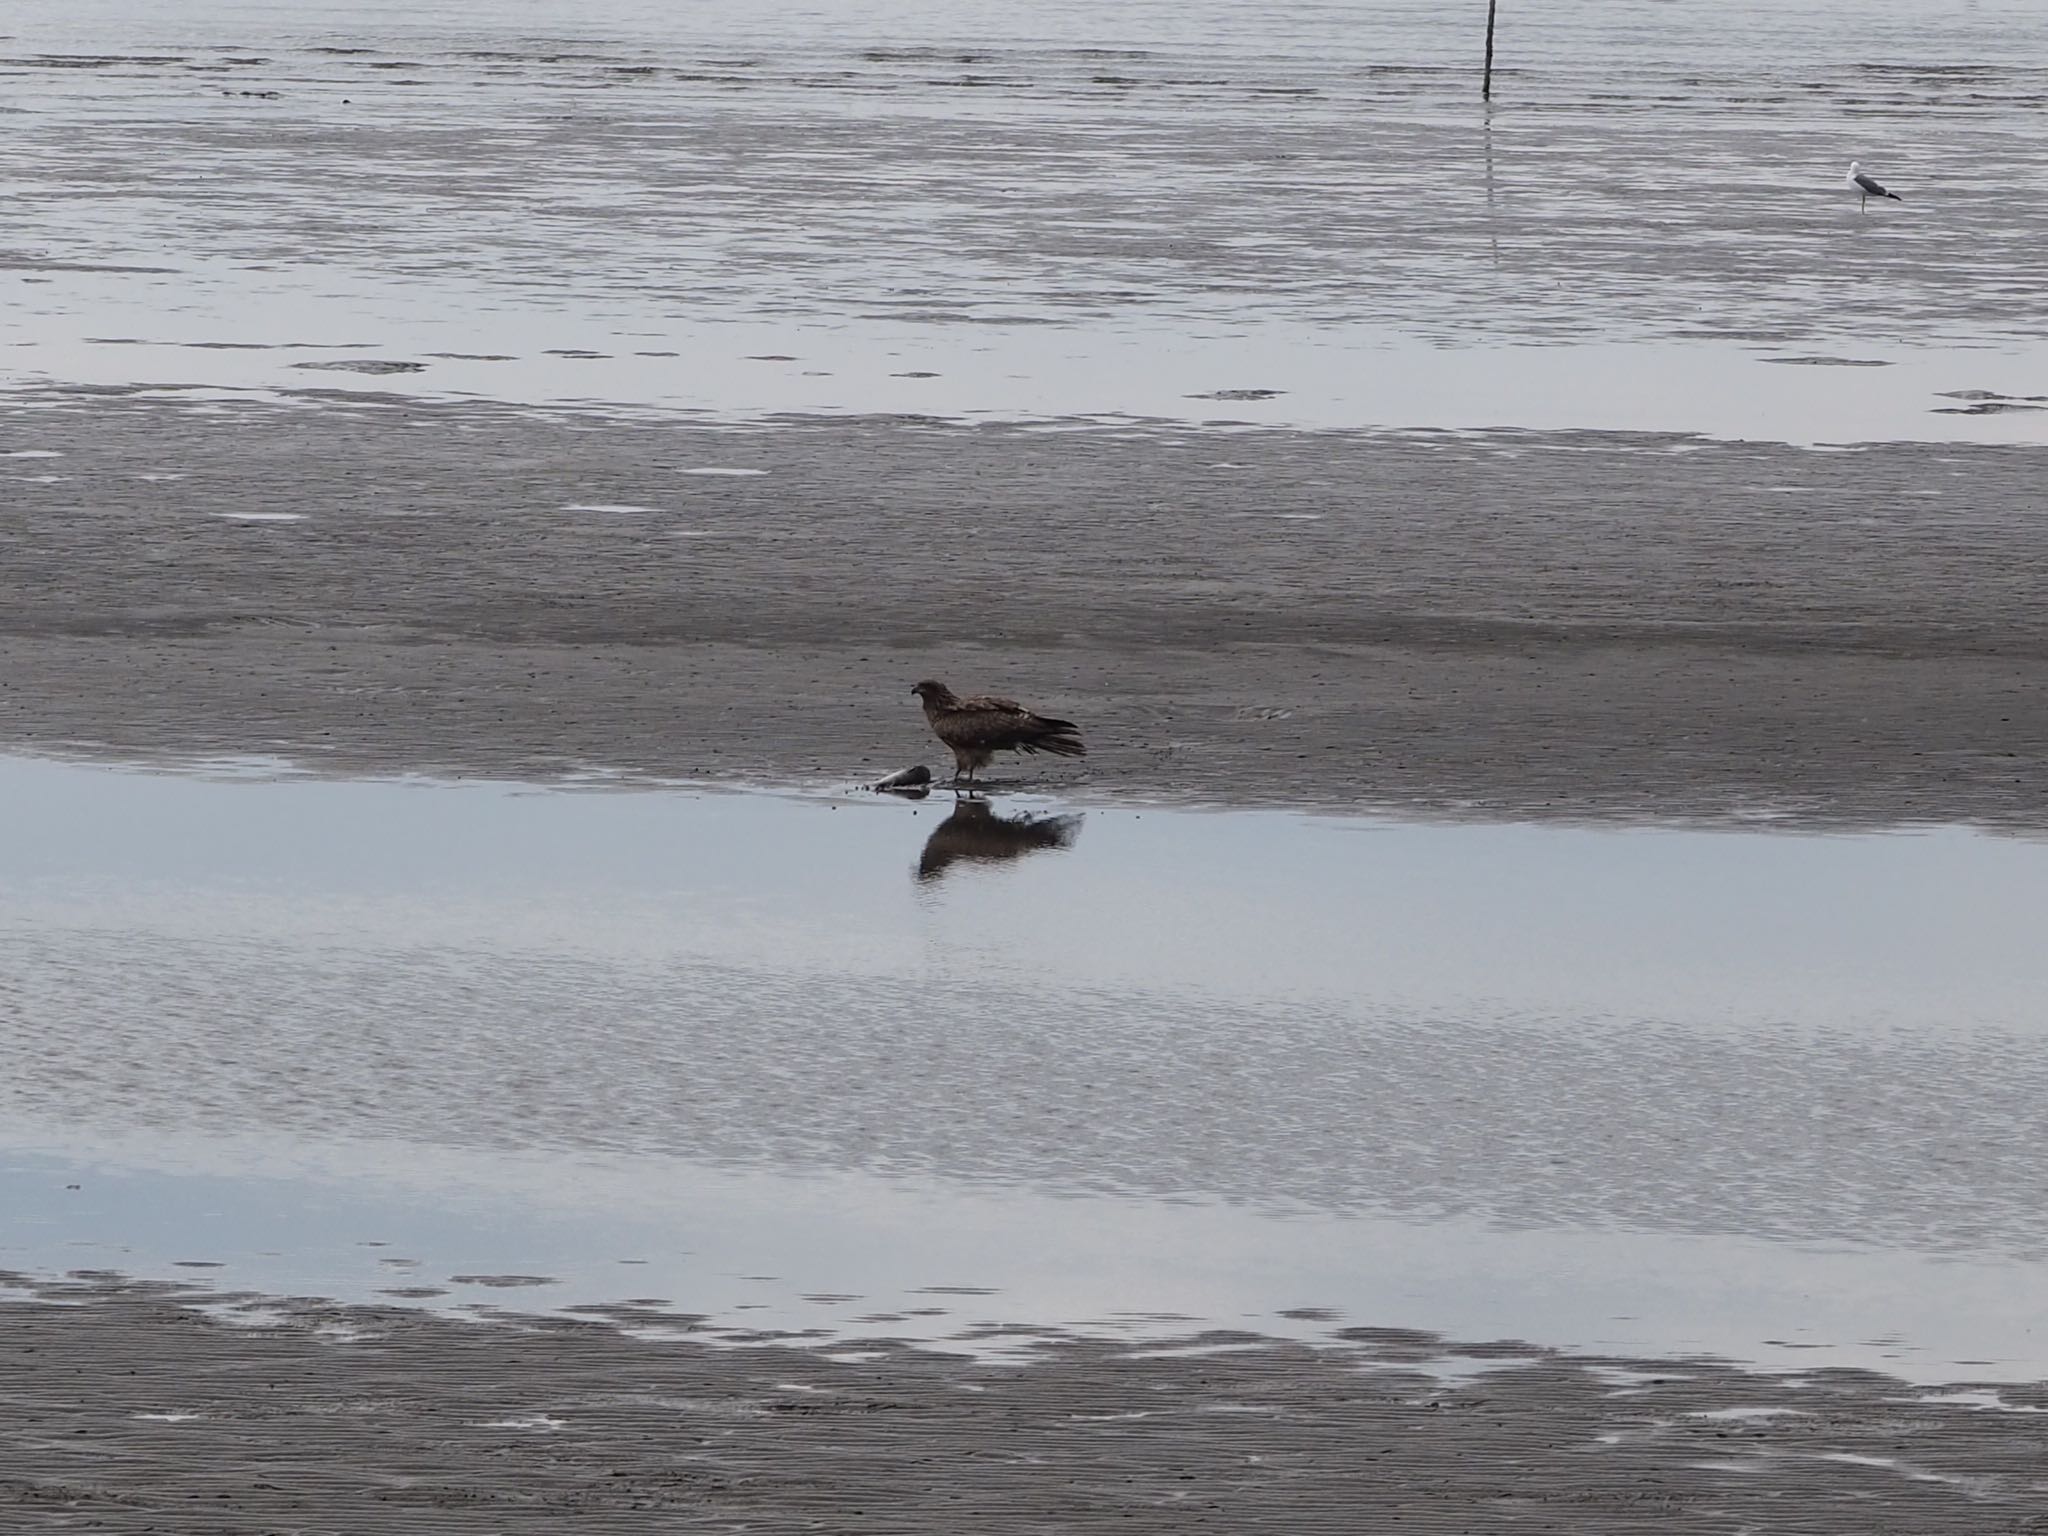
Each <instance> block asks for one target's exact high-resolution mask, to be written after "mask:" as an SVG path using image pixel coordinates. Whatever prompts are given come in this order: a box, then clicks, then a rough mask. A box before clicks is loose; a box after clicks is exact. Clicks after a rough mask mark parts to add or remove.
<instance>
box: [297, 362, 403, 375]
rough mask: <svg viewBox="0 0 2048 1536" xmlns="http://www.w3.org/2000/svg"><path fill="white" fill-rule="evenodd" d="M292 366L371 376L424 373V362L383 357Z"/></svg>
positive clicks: (323, 371)
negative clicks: (409, 361)
mask: <svg viewBox="0 0 2048 1536" xmlns="http://www.w3.org/2000/svg"><path fill="white" fill-rule="evenodd" d="M291 366H292V367H294V368H305V369H309V370H312V371H315V372H321V373H363V374H370V375H373V376H377V375H384V374H393V373H424V372H426V368H427V365H426V364H425V363H408V362H399V361H397V360H395V359H392V358H383V357H361V358H355V357H343V358H334V359H331V360H329V361H327V362H321V363H293V364H292V365H291Z"/></svg>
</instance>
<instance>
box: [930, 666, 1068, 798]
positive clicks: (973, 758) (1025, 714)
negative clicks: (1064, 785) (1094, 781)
mask: <svg viewBox="0 0 2048 1536" xmlns="http://www.w3.org/2000/svg"><path fill="white" fill-rule="evenodd" d="M910 691H911V692H912V693H914V694H916V695H917V696H918V697H919V698H920V699H922V700H923V701H924V717H925V719H926V720H927V721H929V722H930V723H931V728H932V734H933V735H934V736H936V737H938V738H939V740H941V741H943V742H944V743H945V744H946V745H947V746H949V747H951V748H952V749H953V762H954V763H955V765H956V766H957V769H958V771H957V772H956V773H955V774H954V775H953V777H954V779H955V780H956V781H957V780H960V779H968V780H972V779H973V777H974V771H975V769H977V768H986V767H987V766H988V763H989V760H990V759H991V758H993V757H994V756H995V755H996V754H997V753H998V752H1050V753H1051V754H1052V755H1053V756H1054V757H1086V756H1087V755H1088V749H1087V747H1085V746H1083V745H1082V744H1081V728H1080V727H1079V726H1078V725H1076V724H1074V722H1073V721H1071V720H1054V719H1052V718H1050V717H1048V716H1046V715H1034V714H1033V713H1031V711H1030V710H1028V709H1026V708H1025V707H1024V706H1023V705H1022V704H1019V703H1018V702H1017V701H1016V700H1015V699H990V698H978V699H963V698H961V697H960V696H959V695H958V694H956V693H954V692H953V690H952V689H950V688H948V687H947V686H946V685H945V684H944V683H939V682H933V681H931V680H930V679H929V678H927V679H926V680H925V681H924V682H921V683H919V684H918V685H917V686H916V687H915V688H913V689H911V690H910Z"/></svg>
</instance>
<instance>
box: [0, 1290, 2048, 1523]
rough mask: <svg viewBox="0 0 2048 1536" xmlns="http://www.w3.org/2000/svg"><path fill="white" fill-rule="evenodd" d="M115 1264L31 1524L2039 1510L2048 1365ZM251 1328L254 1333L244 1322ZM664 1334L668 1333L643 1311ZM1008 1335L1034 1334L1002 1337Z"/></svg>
mask: <svg viewBox="0 0 2048 1536" xmlns="http://www.w3.org/2000/svg"><path fill="white" fill-rule="evenodd" d="M189 1299H192V1298H191V1297H190V1296H189V1295H181V1294H180V1293H179V1292H178V1291H177V1290H176V1289H175V1288H173V1287H166V1286H142V1285H133V1284H124V1283H119V1282H110V1281H105V1280H91V1279H87V1280H82V1281H76V1282H71V1283H60V1284H56V1285H52V1286H46V1287H45V1288H44V1289H43V1292H42V1294H41V1295H40V1296H38V1297H37V1298H35V1299H28V1300H21V1301H16V1302H12V1303H10V1304H9V1307H8V1312H7V1317H8V1334H7V1342H8V1347H7V1349H6V1351H5V1353H4V1355H0V1389H4V1390H0V1435H4V1437H5V1438H6V1440H7V1442H8V1443H9V1444H11V1445H14V1446H16V1447H20V1446H23V1445H24V1444H32V1445H33V1446H34V1447H35V1454H34V1456H33V1457H32V1458H23V1459H15V1458H10V1464H9V1465H8V1466H6V1467H4V1468H0V1508H4V1509H5V1510H6V1512H7V1513H6V1518H7V1524H8V1528H9V1529H10V1530H15V1531H22V1532H30V1531H58V1530H77V1529H81V1528H85V1527H86V1526H88V1525H89V1527H90V1528H91V1529H95V1530H103V1531H115V1532H135V1533H141V1532H145V1531H162V1530H179V1531H187V1530H199V1529H204V1530H207V1531H211V1532H223V1533H244V1532H248V1533H255V1532H268V1531H274V1530H278V1529H287V1528H288V1529H293V1530H307V1531H330V1530H331V1531H349V1532H352V1533H361V1536H380V1533H385V1532H390V1533H400V1532H412V1531H417V1530H419V1529H421V1528H422V1525H423V1524H425V1525H430V1526H431V1527H432V1529H434V1530H437V1531H451V1532H469V1531H476V1532H486V1531H488V1532H492V1533H512V1532H525V1531H534V1532H541V1531H556V1530H559V1529H561V1528H562V1524H563V1522H565V1521H568V1522H573V1523H575V1524H578V1525H588V1526H589V1527H590V1528H592V1529H602V1530H605V1531H618V1532H637V1531H650V1532H652V1531H663V1532H668V1531H676V1530H685V1529H692V1530H694V1529H705V1530H731V1529H748V1530H766V1531H796V1530H814V1529H824V1530H832V1531H844V1532H876V1533H881V1532H900V1531H941V1530H943V1531H965V1530H975V1531H1050V1530H1059V1531H1095V1530H1117V1531H1136V1532H1152V1531H1160V1532H1165V1531H1174V1532H1180V1531H1206V1530H1215V1531H1236V1530H1268V1529H1272V1530H1289V1531H1357V1530H1365V1529H1370V1530H1382V1529H1387V1530H1391V1529H1400V1528H1406V1527H1407V1526H1410V1525H1412V1526H1414V1527H1415V1528H1417V1529H1425V1530H1466V1529H1482V1528H1483V1529H1500V1528H1507V1527H1508V1526H1510V1525H1512V1526H1513V1527H1514V1528H1515V1529H1518V1530H1536V1531H1559V1532H1585V1531H1617V1532H1619V1531H1641V1530H1644V1529H1646V1528H1648V1527H1650V1526H1654V1527H1655V1528H1656V1529H1659V1530H1674V1531H1701V1532H1707V1531H1727V1530H1731V1529H1766V1530H1800V1531H1815V1532H1833V1531H1842V1532H1850V1531H1854V1532H1915V1533H1919V1532H1937V1531H1949V1530H1953V1531H1958V1532H1961V1531H1968V1532H1971V1533H1973V1536H1974V1533H1981V1532H1987V1531H2022V1530H2035V1529H2038V1528H2039V1523H2040V1521H2041V1520H2042V1519H2043V1518H2044V1516H2048V1495H2044V1494H2043V1492H2042V1491H2041V1487H2040V1479H2039V1471H2040V1467H2041V1461H2042V1455H2043V1451H2044V1445H2043V1439H2044V1435H2048V1430H2044V1429H2043V1428H2042V1426H2043V1424H2044V1423H2048V1416H2044V1415H2048V1396H2044V1395H2043V1394H2042V1392H2041V1390H2040V1389H2039V1388H2025V1389H2019V1388H2006V1389H2003V1391H2002V1392H2000V1391H1992V1390H1988V1389H1986V1390H1978V1391H1967V1390H1965V1391H1953V1390H1951V1391H1943V1392H1938V1393H1914V1392H1911V1391H1910V1390H1907V1389H1902V1388H1901V1386H1900V1385H1899V1383H1897V1382H1893V1381H1890V1380H1888V1379H1887V1378H1884V1377H1881V1376H1876V1375H1869V1374H1865V1373H1861V1372H1853V1371H1824V1372H1816V1373H1814V1374H1812V1375H1810V1376H1804V1377H1792V1378H1788V1377H1784V1376H1762V1375H1756V1374H1751V1373H1747V1372H1744V1371H1741V1370H1737V1369H1733V1368H1730V1367H1728V1366H1726V1365H1721V1364H1716V1363H1712V1362H1699V1361H1660V1362H1633V1361H1621V1360H1613V1359H1604V1358H1598V1357H1564V1356H1559V1355H1556V1354H1553V1353H1550V1352H1547V1351H1543V1350H1538V1349H1535V1348H1532V1347H1530V1346H1527V1345H1521V1344H1515V1343H1499V1344H1491V1345H1479V1346H1464V1347H1463V1350H1462V1354H1461V1355H1460V1368H1459V1369H1458V1370H1457V1371H1456V1372H1455V1373H1454V1374H1452V1375H1450V1376H1448V1377H1447V1376H1445V1375H1444V1374H1443V1373H1442V1371H1441V1370H1440V1369H1436V1370H1433V1369H1432V1368H1431V1367H1432V1364H1433V1363H1435V1364H1439V1365H1440V1362H1441V1360H1442V1357H1443V1355H1444V1354H1445V1351H1446V1350H1447V1348H1450V1346H1447V1345H1445V1343H1444V1342H1443V1341H1442V1340H1439V1339H1436V1338H1434V1337H1433V1336H1430V1335H1427V1334H1418V1333H1409V1332H1404V1331H1401V1330H1393V1329H1357V1330H1350V1331H1349V1333H1348V1335H1346V1336H1344V1337H1343V1338H1342V1339H1341V1340H1340V1341H1338V1342H1335V1343H1332V1344H1331V1345H1328V1346H1324V1347H1318V1348H1311V1347H1308V1346H1304V1345H1292V1344H1286V1343H1281V1342H1276V1341H1271V1340H1262V1339H1260V1338H1259V1337H1258V1336H1256V1335H1252V1334H1240V1333H1208V1334H1199V1335H1194V1336H1191V1337H1189V1338H1187V1339H1184V1340H1180V1341H1176V1342H1174V1343H1170V1344H1163V1345H1162V1344H1146V1345H1141V1346H1123V1345H1118V1344H1113V1343H1105V1342H1101V1341H1084V1340H1077V1339H1071V1338H1060V1337H1057V1336H1053V1337H1046V1338H1042V1339H1037V1340H1032V1341H1029V1342H1028V1343H1026V1344H1024V1345H1022V1347H1020V1348H1014V1349H1012V1351H1011V1352H1010V1355H1009V1356H1008V1357H1005V1358H1000V1359H994V1360H991V1359H988V1358H976V1357H974V1356H972V1355H968V1354H959V1353H954V1354H941V1353H936V1352H932V1351H928V1350H915V1349H910V1348H907V1347H904V1346H902V1345H900V1344H897V1343H894V1342H892V1341H890V1340H888V1339H887V1338H877V1339H875V1340H872V1341H866V1342H865V1344H864V1345H863V1347H859V1348H848V1349H846V1350H843V1351H838V1352H835V1353H833V1354H824V1353H820V1352H818V1351H817V1350H814V1349H804V1348H797V1347H791V1345H790V1344H789V1343H787V1342H783V1341H779V1340H777V1339H775V1338H773V1337H766V1336H764V1337H763V1338H762V1339H761V1340H760V1341H759V1342H757V1343H754V1344H750V1345H720V1346H704V1345H699V1344H694V1343H691V1342H690V1341H689V1340H688V1339H687V1337H686V1335H687V1332H688V1329H689V1327H690V1326H691V1321H692V1320H691V1318H690V1317H689V1316H688V1315H687V1314H680V1315H679V1314H676V1313H674V1312H673V1311H671V1310H670V1309H669V1308H668V1306H667V1305H666V1304H665V1303H661V1302H656V1301H652V1300H649V1301H647V1302H643V1303H637V1304H631V1305H625V1306H620V1307H614V1308H601V1309H592V1311H593V1314H594V1315H591V1316H589V1317H587V1318H584V1319H580V1320H579V1319H563V1318H552V1319H544V1318H535V1317H519V1316H516V1315H510V1314H508V1315H507V1316H505V1317H503V1318H501V1319H500V1320H498V1321H496V1322H494V1323H489V1324H477V1323H465V1322H461V1321H456V1320H451V1319H447V1318H436V1317H432V1316H429V1315H426V1314H422V1313H418V1312H411V1311H406V1310H403V1309H397V1308H391V1309H382V1308H339V1307H333V1306H327V1305H322V1304H316V1303H306V1302H299V1303H292V1302H283V1303H258V1302H256V1301H255V1300H254V1299H253V1298H233V1297H228V1298H211V1300H212V1301H213V1303H214V1305H215V1308H216V1311H215V1312H214V1313H213V1314H212V1315H208V1314H202V1313H199V1312H196V1311H193V1310H190V1309H189V1308H186V1307H184V1306H181V1305H180V1304H179V1303H180V1302H181V1301H182V1300H189ZM252 1321H260V1322H262V1323H263V1324H265V1326H254V1327H252V1326H248V1324H249V1323H250V1322H252ZM650 1323H660V1324H663V1325H665V1326H666V1328H667V1329H668V1331H669V1332H670V1333H672V1334H674V1335H676V1336H675V1337H673V1338H671V1339H669V1340H666V1341H664V1342H659V1343H655V1342H648V1341H644V1340H636V1339H633V1338H630V1337H627V1336H626V1335H625V1334H624V1333H623V1332H622V1327H623V1326H634V1325H638V1326H647V1325H648V1324H650ZM1005 1342H1007V1343H1009V1344H1012V1345H1017V1344H1018V1343H1019V1341H1016V1340H1007V1341H1006V1340H1002V1339H1000V1338H996V1339H984V1340H982V1341H980V1343H981V1344H982V1345H987V1344H990V1343H1005Z"/></svg>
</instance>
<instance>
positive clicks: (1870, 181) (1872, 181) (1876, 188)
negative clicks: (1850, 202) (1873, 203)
mask: <svg viewBox="0 0 2048 1536" xmlns="http://www.w3.org/2000/svg"><path fill="white" fill-rule="evenodd" d="M1856 185H1857V186H1859V187H1861V188H1862V189H1863V190H1864V191H1866V192H1868V193H1869V194H1870V195H1871V196H1872V197H1890V196H1891V193H1889V192H1887V191H1886V190H1885V189H1884V185H1883V183H1881V182H1880V181H1878V180H1877V178H1876V177H1874V176H1866V175H1864V174H1863V173H1862V172H1861V171H1858V172H1857V173H1856Z"/></svg>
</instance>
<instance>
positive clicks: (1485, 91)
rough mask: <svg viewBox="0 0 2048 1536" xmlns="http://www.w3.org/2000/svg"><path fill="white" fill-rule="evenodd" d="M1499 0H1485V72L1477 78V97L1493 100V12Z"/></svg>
mask: <svg viewBox="0 0 2048 1536" xmlns="http://www.w3.org/2000/svg"><path fill="white" fill-rule="evenodd" d="M1499 5H1500V0H1486V73H1485V74H1484V75H1482V76H1481V77H1480V80H1479V99H1480V100H1481V101H1491V100H1493V13H1494V11H1495V10H1496V9H1497V8H1498V7H1499Z"/></svg>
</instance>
